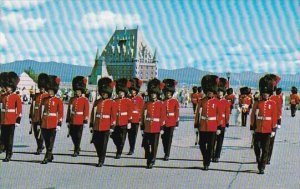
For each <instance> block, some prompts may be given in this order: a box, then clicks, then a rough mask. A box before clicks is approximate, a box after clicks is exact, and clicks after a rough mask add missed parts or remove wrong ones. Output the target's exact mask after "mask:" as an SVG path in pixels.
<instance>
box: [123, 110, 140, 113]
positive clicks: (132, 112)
mask: <svg viewBox="0 0 300 189" xmlns="http://www.w3.org/2000/svg"><path fill="white" fill-rule="evenodd" d="M125 113H126V112H125ZM132 113H134V114H138V113H139V111H136V110H134V111H132Z"/></svg>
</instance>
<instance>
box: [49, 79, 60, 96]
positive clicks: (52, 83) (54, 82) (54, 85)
mask: <svg viewBox="0 0 300 189" xmlns="http://www.w3.org/2000/svg"><path fill="white" fill-rule="evenodd" d="M59 84H60V78H59V77H57V76H56V75H49V82H48V85H47V90H53V91H54V93H55V94H56V93H57V91H58V88H59Z"/></svg>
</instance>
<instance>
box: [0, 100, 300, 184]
mask: <svg viewBox="0 0 300 189" xmlns="http://www.w3.org/2000/svg"><path fill="white" fill-rule="evenodd" d="M23 107H24V110H23V115H24V116H23V118H22V122H21V126H20V127H18V128H16V130H15V140H14V148H13V152H14V154H13V156H12V160H11V161H10V162H8V163H5V162H2V161H0V188H1V189H6V188H14V189H16V188H22V189H24V188H26V189H27V188H142V189H146V188H157V189H159V188H186V189H198V188H203V189H214V188H225V189H227V188H228V189H229V188H238V189H239V188H242V189H247V188H249V189H253V188H255V189H282V188H286V189H297V188H300V179H299V178H300V112H299V111H298V112H297V114H296V117H295V118H292V117H291V116H290V111H288V110H285V111H283V119H282V128H281V129H280V130H278V132H277V136H276V139H275V145H274V150H273V156H272V160H271V164H270V165H267V167H266V170H265V174H264V175H259V174H257V164H256V163H255V155H254V150H253V149H251V148H250V143H251V134H250V131H249V120H248V123H247V127H246V128H245V127H240V126H235V125H232V126H231V127H230V128H228V129H227V130H226V133H225V139H224V144H223V150H222V154H221V158H220V162H219V163H211V165H210V167H209V171H203V170H202V169H201V168H202V166H203V165H202V155H201V153H200V150H199V147H198V146H195V145H194V142H195V134H194V128H193V114H192V109H191V108H182V109H181V110H180V114H181V116H180V119H181V122H180V126H179V129H177V130H176V131H175V133H174V138H173V144H172V149H171V155H170V160H169V161H168V162H166V161H163V160H162V158H163V156H164V154H163V149H162V144H161V139H160V143H159V148H158V155H157V158H158V159H157V161H156V163H155V166H154V168H153V169H151V170H149V169H146V160H145V159H143V157H144V150H143V149H142V148H141V140H142V137H141V134H140V132H139V133H138V138H137V146H136V150H135V154H133V155H132V156H128V155H126V154H127V152H128V150H129V145H128V140H126V145H125V147H124V151H123V154H122V157H121V159H114V157H115V151H116V149H115V146H114V144H113V142H112V140H111V139H110V140H109V144H108V150H107V151H108V153H107V157H106V161H105V164H104V166H103V167H101V168H98V167H95V165H96V163H97V161H98V158H97V155H96V152H95V149H94V146H93V145H91V144H90V133H89V129H88V128H85V129H84V132H83V138H82V144H81V149H82V151H81V154H80V156H78V157H71V154H72V153H73V151H72V150H73V145H72V142H71V138H67V127H66V125H65V124H64V125H63V126H62V129H61V131H59V132H58V133H57V135H56V141H55V145H54V146H55V147H54V150H53V152H54V161H53V163H48V164H46V165H42V164H40V162H41V161H42V160H43V158H44V152H45V151H43V154H41V155H39V156H38V155H34V152H35V151H36V144H35V140H34V136H33V135H29V134H28V132H29V130H30V125H29V120H28V110H29V105H24V106H23ZM65 110H66V107H65ZM234 116H235V111H234V113H233V115H232V116H231V118H232V119H233V118H234ZM4 157H5V153H2V154H0V159H1V160H2V159H4Z"/></svg>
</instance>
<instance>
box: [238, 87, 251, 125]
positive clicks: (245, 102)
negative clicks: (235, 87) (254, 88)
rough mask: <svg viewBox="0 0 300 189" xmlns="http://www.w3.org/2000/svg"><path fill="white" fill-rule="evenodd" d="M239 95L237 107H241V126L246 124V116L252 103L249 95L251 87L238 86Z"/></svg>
mask: <svg viewBox="0 0 300 189" xmlns="http://www.w3.org/2000/svg"><path fill="white" fill-rule="evenodd" d="M240 92H241V95H240V97H239V107H240V108H241V116H242V126H244V127H246V125H247V116H248V114H249V112H250V109H251V105H252V98H250V97H249V94H250V92H251V89H249V88H248V87H242V88H240Z"/></svg>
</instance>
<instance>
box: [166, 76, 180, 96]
mask: <svg viewBox="0 0 300 189" xmlns="http://www.w3.org/2000/svg"><path fill="white" fill-rule="evenodd" d="M163 83H164V84H165V85H164V88H163V93H164V94H166V92H167V91H169V92H171V93H172V95H173V94H174V93H175V86H176V85H177V81H175V80H174V79H164V80H163Z"/></svg>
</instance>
